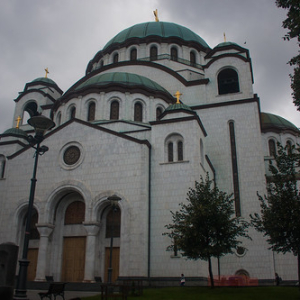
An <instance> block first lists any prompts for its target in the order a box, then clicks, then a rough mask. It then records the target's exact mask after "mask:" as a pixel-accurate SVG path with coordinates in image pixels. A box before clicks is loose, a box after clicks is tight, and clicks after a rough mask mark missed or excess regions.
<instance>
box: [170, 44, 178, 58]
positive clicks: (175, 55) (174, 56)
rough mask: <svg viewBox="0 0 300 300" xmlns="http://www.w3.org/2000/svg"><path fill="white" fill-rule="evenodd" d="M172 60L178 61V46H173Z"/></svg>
mask: <svg viewBox="0 0 300 300" xmlns="http://www.w3.org/2000/svg"><path fill="white" fill-rule="evenodd" d="M171 60H174V61H177V60H178V51H177V48H176V47H172V48H171Z"/></svg>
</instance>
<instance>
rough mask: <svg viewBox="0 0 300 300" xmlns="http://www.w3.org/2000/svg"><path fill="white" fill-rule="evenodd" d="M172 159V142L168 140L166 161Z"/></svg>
mask: <svg viewBox="0 0 300 300" xmlns="http://www.w3.org/2000/svg"><path fill="white" fill-rule="evenodd" d="M172 161H174V156H173V143H172V142H169V143H168V162H172Z"/></svg>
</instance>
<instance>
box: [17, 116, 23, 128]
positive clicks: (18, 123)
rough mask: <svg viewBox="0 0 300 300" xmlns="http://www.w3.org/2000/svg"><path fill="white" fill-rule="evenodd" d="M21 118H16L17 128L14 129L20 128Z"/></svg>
mask: <svg viewBox="0 0 300 300" xmlns="http://www.w3.org/2000/svg"><path fill="white" fill-rule="evenodd" d="M21 120H22V119H21V117H20V116H18V118H17V126H16V128H19V127H20V122H21Z"/></svg>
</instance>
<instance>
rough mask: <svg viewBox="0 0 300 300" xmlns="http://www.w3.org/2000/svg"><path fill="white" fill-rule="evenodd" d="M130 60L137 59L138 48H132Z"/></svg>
mask: <svg viewBox="0 0 300 300" xmlns="http://www.w3.org/2000/svg"><path fill="white" fill-rule="evenodd" d="M130 60H131V61H133V60H137V50H136V49H135V48H133V49H131V51H130Z"/></svg>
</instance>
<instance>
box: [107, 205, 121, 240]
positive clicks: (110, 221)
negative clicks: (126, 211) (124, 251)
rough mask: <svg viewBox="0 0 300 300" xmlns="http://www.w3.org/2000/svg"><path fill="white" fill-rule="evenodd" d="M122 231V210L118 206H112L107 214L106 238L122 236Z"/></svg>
mask: <svg viewBox="0 0 300 300" xmlns="http://www.w3.org/2000/svg"><path fill="white" fill-rule="evenodd" d="M120 231H121V211H120V209H119V208H118V207H117V208H112V209H111V210H110V212H109V213H108V214H107V216H106V238H110V237H111V235H113V237H120Z"/></svg>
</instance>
